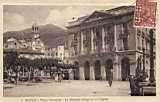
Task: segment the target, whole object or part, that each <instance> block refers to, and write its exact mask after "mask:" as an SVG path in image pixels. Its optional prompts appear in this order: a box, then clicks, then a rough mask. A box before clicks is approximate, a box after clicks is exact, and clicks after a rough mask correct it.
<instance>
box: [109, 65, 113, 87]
mask: <svg viewBox="0 0 160 102" xmlns="http://www.w3.org/2000/svg"><path fill="white" fill-rule="evenodd" d="M112 80H113V68H110V69H109V71H108V84H109V86H110V87H111V86H112Z"/></svg>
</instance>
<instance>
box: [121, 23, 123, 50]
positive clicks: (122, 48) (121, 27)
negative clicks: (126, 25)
mask: <svg viewBox="0 0 160 102" xmlns="http://www.w3.org/2000/svg"><path fill="white" fill-rule="evenodd" d="M121 28H122V34H124V29H123V24H121ZM121 43H122V50H124V46H123V39H121Z"/></svg>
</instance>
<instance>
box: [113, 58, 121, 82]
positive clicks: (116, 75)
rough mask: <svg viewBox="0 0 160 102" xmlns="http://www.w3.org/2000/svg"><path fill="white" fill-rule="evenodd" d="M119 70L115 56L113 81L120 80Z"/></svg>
mask: <svg viewBox="0 0 160 102" xmlns="http://www.w3.org/2000/svg"><path fill="white" fill-rule="evenodd" d="M119 75H120V69H119V67H118V56H117V55H115V60H114V65H113V79H114V80H119V79H120V76H119Z"/></svg>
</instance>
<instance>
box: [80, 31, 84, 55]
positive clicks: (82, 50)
mask: <svg viewBox="0 0 160 102" xmlns="http://www.w3.org/2000/svg"><path fill="white" fill-rule="evenodd" d="M80 36H81V55H83V53H84V49H83V32H82V31H81V32H80Z"/></svg>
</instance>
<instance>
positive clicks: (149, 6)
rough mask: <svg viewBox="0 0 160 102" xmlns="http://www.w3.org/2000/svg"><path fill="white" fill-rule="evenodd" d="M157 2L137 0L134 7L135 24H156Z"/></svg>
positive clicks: (147, 25) (153, 25)
mask: <svg viewBox="0 0 160 102" xmlns="http://www.w3.org/2000/svg"><path fill="white" fill-rule="evenodd" d="M156 9H157V3H156V2H155V1H151V0H137V2H136V8H135V18H134V19H135V22H134V25H135V26H143V27H155V26H156Z"/></svg>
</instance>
